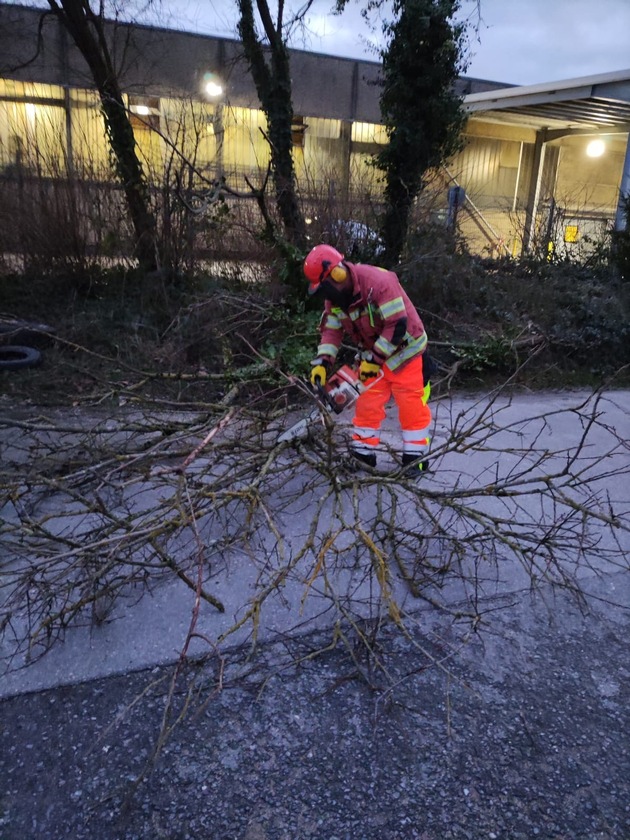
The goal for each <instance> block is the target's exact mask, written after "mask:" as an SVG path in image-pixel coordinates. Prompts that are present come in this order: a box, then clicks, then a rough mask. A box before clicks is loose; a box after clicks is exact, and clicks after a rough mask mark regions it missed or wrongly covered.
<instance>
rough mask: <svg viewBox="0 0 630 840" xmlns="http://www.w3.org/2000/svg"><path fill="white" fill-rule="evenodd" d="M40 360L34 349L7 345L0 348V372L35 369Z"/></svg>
mask: <svg viewBox="0 0 630 840" xmlns="http://www.w3.org/2000/svg"><path fill="white" fill-rule="evenodd" d="M41 360H42V354H41V353H40V352H39V350H36V349H35V348H34V347H22V346H20V345H17V344H7V345H6V347H0V370H16V369H17V368H28V367H35V366H36V365H38V364H39V363H40V362H41Z"/></svg>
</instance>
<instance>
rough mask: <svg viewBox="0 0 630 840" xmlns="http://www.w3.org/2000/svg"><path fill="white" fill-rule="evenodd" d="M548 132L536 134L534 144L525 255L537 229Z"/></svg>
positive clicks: (524, 244) (528, 195)
mask: <svg viewBox="0 0 630 840" xmlns="http://www.w3.org/2000/svg"><path fill="white" fill-rule="evenodd" d="M546 141H547V131H546V129H543V130H542V131H537V132H536V142H535V143H534V159H533V161H532V171H531V173H530V176H529V189H528V191H527V204H526V206H525V228H524V230H523V253H527V252H528V251H530V249H531V247H532V242H533V239H534V233H535V227H536V214H537V213H538V202H539V200H540V189H541V186H542V177H543V170H544V167H545V151H546Z"/></svg>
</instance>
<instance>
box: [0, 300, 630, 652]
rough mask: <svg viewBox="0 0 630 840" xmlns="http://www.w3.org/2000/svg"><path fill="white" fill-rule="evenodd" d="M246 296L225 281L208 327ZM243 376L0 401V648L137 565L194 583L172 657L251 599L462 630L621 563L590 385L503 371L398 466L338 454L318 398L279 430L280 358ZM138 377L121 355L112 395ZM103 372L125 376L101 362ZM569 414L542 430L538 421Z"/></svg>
mask: <svg viewBox="0 0 630 840" xmlns="http://www.w3.org/2000/svg"><path fill="white" fill-rule="evenodd" d="M216 305H217V300H216V299H215V300H214V301H213V306H216ZM259 317H260V313H259V311H258V310H257V309H256V308H255V307H252V308H247V306H246V305H245V304H244V302H243V301H242V300H239V301H238V306H236V307H235V308H234V311H233V315H232V316H230V317H225V318H224V319H223V327H224V329H225V330H226V331H229V330H232V329H233V328H234V324H235V323H236V322H238V323H240V324H241V325H245V326H246V327H247V325H253V324H254V323H255V321H256V319H257V318H259ZM252 361H256V362H257V364H258V365H259V366H260V365H261V360H260V358H258V359H253V360H252ZM265 367H266V368H267V370H273V369H274V368H273V366H271V367H269V366H266V365H262V369H265ZM216 376H217V381H218V378H220V376H221V375H220V374H217V375H216ZM247 376H248V385H247V391H248V396H247V398H246V399H240V400H239V397H238V388H234V389H231V390H229V389H227V390H226V393H225V396H224V397H223V398H222V399H220V400H218V401H217V402H215V403H200V404H199V405H198V406H197V408H196V409H194V407H191V406H189V407H188V410H187V411H182V408H181V406H180V405H178V404H174V405H173V406H172V407H170V408H169V407H168V405H167V404H165V403H164V402H162V403H161V404H159V403H154V404H153V405H150V404H146V405H144V406H141V405H139V404H137V403H136V407H135V408H133V409H124V410H122V411H120V412H119V413H118V416H117V417H116V418H112V416H111V415H110V414H109V413H107V414H106V415H105V416H103V414H102V413H101V412H99V410H98V408H97V407H93V408H89V409H86V410H81V411H78V412H77V411H74V412H67V411H63V412H56V413H55V414H54V415H53V414H50V415H49V416H46V415H42V413H41V411H38V412H37V413H33V412H32V411H30V410H15V411H14V412H13V414H12V415H9V414H8V413H7V412H5V416H4V418H3V420H2V421H1V424H0V456H1V457H0V464H1V467H0V491H1V497H2V499H3V500H4V502H3V509H2V518H3V524H2V527H1V529H0V543H1V544H2V556H3V557H4V558H5V559H4V561H3V564H2V568H1V575H0V592H1V600H2V622H1V626H2V631H3V645H2V649H3V653H4V656H5V659H7V661H8V666H9V669H10V668H11V667H17V666H18V665H22V664H24V663H25V662H26V661H28V660H29V659H33V658H36V657H37V656H39V655H42V654H44V653H45V652H46V651H47V650H48V649H49V648H50V647H51V646H52V645H53V644H54V643H55V641H56V640H58V639H60V638H62V637H63V636H64V635H65V633H66V632H68V630H69V629H70V628H72V627H73V626H74V625H76V624H77V623H78V622H79V621H82V620H84V618H85V617H86V616H87V617H89V616H91V617H92V619H93V620H94V622H96V623H98V622H100V621H102V620H104V619H105V618H108V617H111V618H113V617H115V616H116V615H118V614H119V613H118V605H119V604H121V603H127V602H128V599H129V598H131V599H133V602H136V601H137V599H138V598H139V597H140V596H141V594H142V591H143V590H144V589H145V588H155V587H156V586H170V587H179V586H181V585H182V584H183V585H184V586H185V587H187V588H188V590H190V593H191V598H194V599H195V602H196V605H197V606H196V608H195V610H196V615H197V617H198V621H197V619H196V620H195V627H194V631H191V632H194V635H195V645H194V646H193V645H191V642H190V639H188V640H187V641H186V648H185V653H186V657H188V656H189V655H192V653H194V654H195V655H197V656H198V655H202V654H203V652H204V650H205V652H206V653H208V655H212V656H214V655H215V654H216V652H217V650H221V649H223V648H224V647H225V646H226V645H228V646H229V645H230V644H234V643H239V644H242V643H244V642H249V643H250V644H255V643H256V641H257V639H258V637H259V635H260V634H265V637H266V638H269V633H270V627H271V624H270V623H269V622H268V621H267V608H268V607H269V606H270V605H272V604H275V605H276V607H278V604H284V605H285V607H284V608H285V609H286V604H287V602H288V603H293V604H294V612H293V614H292V615H293V623H294V628H295V630H296V632H297V628H298V627H299V629H300V632H303V631H304V630H305V629H308V627H310V626H312V627H315V626H318V627H320V628H321V627H322V624H323V626H325V627H326V628H328V631H329V633H330V643H331V644H337V643H339V642H342V643H343V642H344V640H347V638H348V634H350V635H352V636H353V637H354V638H355V639H358V641H359V642H360V643H361V644H363V645H365V646H366V648H367V649H371V646H372V643H373V633H374V632H377V631H378V627H379V626H381V625H382V624H383V623H389V624H393V626H395V627H397V628H399V629H400V631H401V632H403V633H404V632H405V627H406V626H407V625H408V624H409V623H410V622H414V621H415V618H414V615H415V612H414V611H415V609H416V607H417V605H418V604H424V605H429V606H430V607H431V608H432V609H435V610H438V611H440V612H441V613H443V614H446V615H450V616H452V617H453V619H454V620H457V621H458V622H465V623H467V626H468V628H469V631H470V632H472V631H474V630H475V629H477V628H478V627H479V626H480V624H481V623H482V622H483V621H484V616H485V612H486V610H489V609H494V608H496V604H495V603H493V602H492V600H491V599H492V598H496V597H501V596H506V598H508V601H509V599H510V598H513V597H515V595H514V593H515V591H526V590H528V589H531V588H539V587H543V588H544V587H547V586H558V587H562V588H565V589H568V590H569V591H571V592H573V593H575V594H576V596H578V597H581V596H582V590H583V577H584V575H585V573H588V574H592V573H595V574H605V573H607V572H608V571H609V570H620V569H623V570H627V569H628V560H627V557H628V534H629V532H630V525H629V523H628V519H627V515H626V512H625V510H624V509H623V507H622V504H623V503H622V500H620V499H616V498H615V497H614V496H612V495H611V492H610V488H611V486H613V485H614V482H617V483H618V484H619V485H620V483H621V481H622V480H627V476H628V471H629V470H628V461H627V442H626V441H625V440H624V439H623V438H622V436H621V435H619V434H618V433H617V431H616V430H615V428H614V426H613V425H611V424H610V423H609V422H608V420H607V417H606V413H605V411H604V408H605V406H606V399H607V397H606V395H605V394H604V393H603V392H602V391H596V392H593V393H592V394H588V395H585V396H584V397H582V398H580V399H577V398H576V400H575V401H574V402H573V403H572V404H571V405H569V406H568V407H566V408H561V409H558V410H557V411H556V412H553V413H549V412H545V411H544V410H542V411H541V410H538V409H537V408H536V407H535V408H534V410H533V411H531V412H529V413H527V412H524V410H523V406H522V405H521V404H515V403H514V399H513V397H511V396H510V393H509V390H506V389H497V390H496V391H494V392H493V393H491V394H489V395H484V396H483V397H481V398H479V399H470V400H467V401H466V400H464V401H461V402H459V403H455V404H451V403H450V401H449V400H448V399H445V400H444V401H443V402H442V403H438V404H437V406H436V416H437V422H438V426H439V432H438V433H436V435H435V440H434V444H433V451H432V453H431V458H432V463H433V465H434V468H435V472H434V474H433V475H432V476H429V477H427V478H426V479H425V480H422V481H419V482H414V481H413V480H412V479H408V478H405V477H404V476H403V475H402V473H401V469H400V467H399V466H398V465H397V463H396V460H395V457H394V456H393V454H392V453H389V452H387V451H385V452H383V454H382V461H383V465H384V467H385V469H384V470H383V472H381V473H378V472H366V473H358V474H357V473H355V472H352V471H351V469H350V468H349V467H347V466H345V465H344V460H343V452H344V443H343V439H342V435H343V428H341V429H340V428H339V426H338V425H337V424H335V423H334V422H332V421H331V419H330V416H329V415H327V414H325V413H324V414H323V415H322V425H321V427H320V431H319V432H315V433H314V434H313V435H312V436H311V437H310V438H308V439H306V440H303V441H298V442H279V440H278V438H279V436H280V433H281V432H282V430H283V429H284V428H286V426H287V423H288V422H289V420H288V415H289V414H290V413H291V412H290V411H288V409H287V403H289V405H290V401H291V393H295V388H296V387H297V388H299V387H300V384H299V382H298V381H297V380H294V379H292V378H291V377H289V378H288V380H287V387H286V388H278V390H277V391H276V398H275V399H274V400H272V401H271V402H270V401H269V397H268V395H267V396H266V397H265V399H264V400H263V399H262V398H261V399H260V400H256V399H255V398H253V396H252V393H253V392H252V390H251V389H252V368H249V369H248V374H247ZM146 378H147V374H146V373H144V374H142V373H141V372H139V371H133V370H131V369H130V370H129V371H127V377H126V383H127V384H126V388H127V393H128V395H129V397H130V398H131V397H133V399H135V400H137V399H138V395H139V394H140V393H141V391H142V385H143V382H146ZM112 387H114V388H115V389H116V393H117V394H118V397H119V398H121V397H124V396H125V393H126V392H125V390H124V389H122V390H121V387H120V382H117V383H115V384H112ZM105 397H106V393H105V392H103V393H102V394H101V399H104V398H105ZM569 421H570V431H569V432H568V433H567V432H566V429H565V432H564V433H563V438H562V440H558V438H557V437H553V435H554V434H556V425H555V424H556V423H557V422H562V423H563V424H564V425H565V426H566V423H567V422H569ZM595 435H597V436H598V441H597V446H595V445H594V442H593V438H594V436H595ZM386 440H387V439H386V437H385V438H384V441H385V442H386ZM227 579H232V580H234V579H238V580H239V581H240V582H241V585H246V587H245V589H244V590H241V589H239V587H236V588H232V589H230V587H227V586H226V584H225V581H226V580H227ZM234 616H236V618H234ZM202 623H203V629H202ZM353 644H354V643H353ZM350 649H353V650H354V648H353V645H350ZM186 657H185V658H186ZM5 664H7V663H5Z"/></svg>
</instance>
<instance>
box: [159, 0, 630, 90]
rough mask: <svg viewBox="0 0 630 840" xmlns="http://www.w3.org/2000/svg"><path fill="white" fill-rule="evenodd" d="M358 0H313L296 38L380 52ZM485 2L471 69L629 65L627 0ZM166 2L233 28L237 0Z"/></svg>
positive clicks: (544, 78)
mask: <svg viewBox="0 0 630 840" xmlns="http://www.w3.org/2000/svg"><path fill="white" fill-rule="evenodd" d="M361 5H365V3H361V4H359V3H358V2H357V0H350V5H349V7H348V10H347V11H346V12H344V14H343V15H342V16H340V17H335V16H332V15H330V14H329V9H330V8H331V6H332V0H315V3H314V6H313V8H312V12H311V14H310V21H309V23H310V27H309V28H310V33H308V34H307V36H306V41H302V40H297V39H296V41H294V44H293V45H294V46H296V47H298V48H300V49H302V48H305V49H311V50H314V51H315V52H323V53H328V54H336V55H342V56H347V57H349V58H364V57H365V58H370V59H372V60H376V59H377V56H376V55H375V54H374V53H373V52H369V51H368V49H367V48H366V39H367V38H369V36H370V32H369V30H368V29H367V28H366V27H365V26H363V25H362V21H361V17H360V14H359V8H360V6H361ZM480 6H481V15H482V20H481V24H480V26H479V30H478V36H476V37H475V36H474V35H473V38H472V43H471V47H472V51H473V58H472V61H471V63H470V66H469V68H468V70H467V73H466V75H468V76H473V77H476V78H479V79H492V80H494V81H501V82H506V83H513V84H522V85H525V84H537V83H538V82H548V81H557V80H558V79H571V78H574V77H576V76H588V75H591V74H593V73H607V72H609V71H613V70H625V69H629V68H630V0H480ZM163 7H164V14H165V22H168V25H169V26H172V27H174V28H181V29H187V30H194V31H199V32H205V33H208V34H217V35H226V36H230V37H233V36H234V32H235V11H234V9H235V3H234V0H163ZM476 8H477V2H476V0H463V2H462V11H463V12H464V14H466V13H469V14H472V15H473V18H474V21H476V20H477V15H476Z"/></svg>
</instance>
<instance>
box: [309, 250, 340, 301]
mask: <svg viewBox="0 0 630 840" xmlns="http://www.w3.org/2000/svg"><path fill="white" fill-rule="evenodd" d="M342 260H343V254H340V253H339V251H338V250H337V249H336V248H333V246H332V245H316V246H315V247H314V248H313V250H312V251H311V252H310V253H309V254H308V255H307V257H306V259H305V260H304V274H305V275H306V277H307V278H308V280H309V284H310V285H309V287H308V293H309V295H312V294H313V292H315V291H317V288H318V286H319V284H320V283H321V282H322V281H323V280H325V279H326V278H327V277H328V275H329V274H330V272H331V271H332V270H333V268H334V267H335V266H336V265H339V263H340V262H341V261H342Z"/></svg>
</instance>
